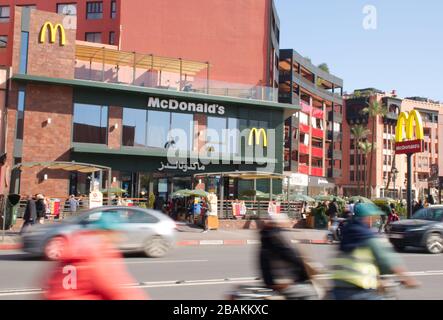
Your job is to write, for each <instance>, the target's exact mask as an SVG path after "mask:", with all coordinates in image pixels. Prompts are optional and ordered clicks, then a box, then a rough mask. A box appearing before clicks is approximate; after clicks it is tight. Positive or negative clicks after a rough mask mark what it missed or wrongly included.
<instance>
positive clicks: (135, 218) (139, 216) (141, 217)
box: [128, 210, 159, 223]
mask: <svg viewBox="0 0 443 320" xmlns="http://www.w3.org/2000/svg"><path fill="white" fill-rule="evenodd" d="M158 221H159V219H158V218H157V217H154V216H153V215H151V214H149V213H146V212H144V211H140V210H128V222H129V223H157V222H158Z"/></svg>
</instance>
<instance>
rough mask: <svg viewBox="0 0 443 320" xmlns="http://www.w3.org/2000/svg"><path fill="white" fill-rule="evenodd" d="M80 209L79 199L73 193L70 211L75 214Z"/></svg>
mask: <svg viewBox="0 0 443 320" xmlns="http://www.w3.org/2000/svg"><path fill="white" fill-rule="evenodd" d="M77 209H78V200H77V199H76V198H75V196H74V195H73V194H71V196H70V197H69V211H70V212H71V214H74V213H76V212H77Z"/></svg>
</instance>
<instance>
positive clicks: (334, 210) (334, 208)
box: [326, 198, 338, 229]
mask: <svg viewBox="0 0 443 320" xmlns="http://www.w3.org/2000/svg"><path fill="white" fill-rule="evenodd" d="M326 214H327V215H328V216H329V221H328V229H329V228H330V227H331V225H332V222H333V221H334V219H335V218H337V215H338V204H337V199H336V198H334V199H333V200H332V202H331V203H329V207H328V210H327V211H326Z"/></svg>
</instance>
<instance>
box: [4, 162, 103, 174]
mask: <svg viewBox="0 0 443 320" xmlns="http://www.w3.org/2000/svg"><path fill="white" fill-rule="evenodd" d="M37 167H42V168H45V169H52V170H65V171H76V172H82V173H93V172H97V171H102V170H110V169H111V168H109V167H104V166H97V165H94V164H87V163H77V162H64V161H51V162H26V163H19V164H17V165H15V166H14V167H13V168H12V169H13V170H14V169H19V170H21V169H24V168H37Z"/></svg>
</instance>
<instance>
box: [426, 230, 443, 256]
mask: <svg viewBox="0 0 443 320" xmlns="http://www.w3.org/2000/svg"><path fill="white" fill-rule="evenodd" d="M426 250H428V252H429V253H432V254H438V253H442V252H443V238H442V236H441V234H439V233H430V234H428V236H427V237H426Z"/></svg>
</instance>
